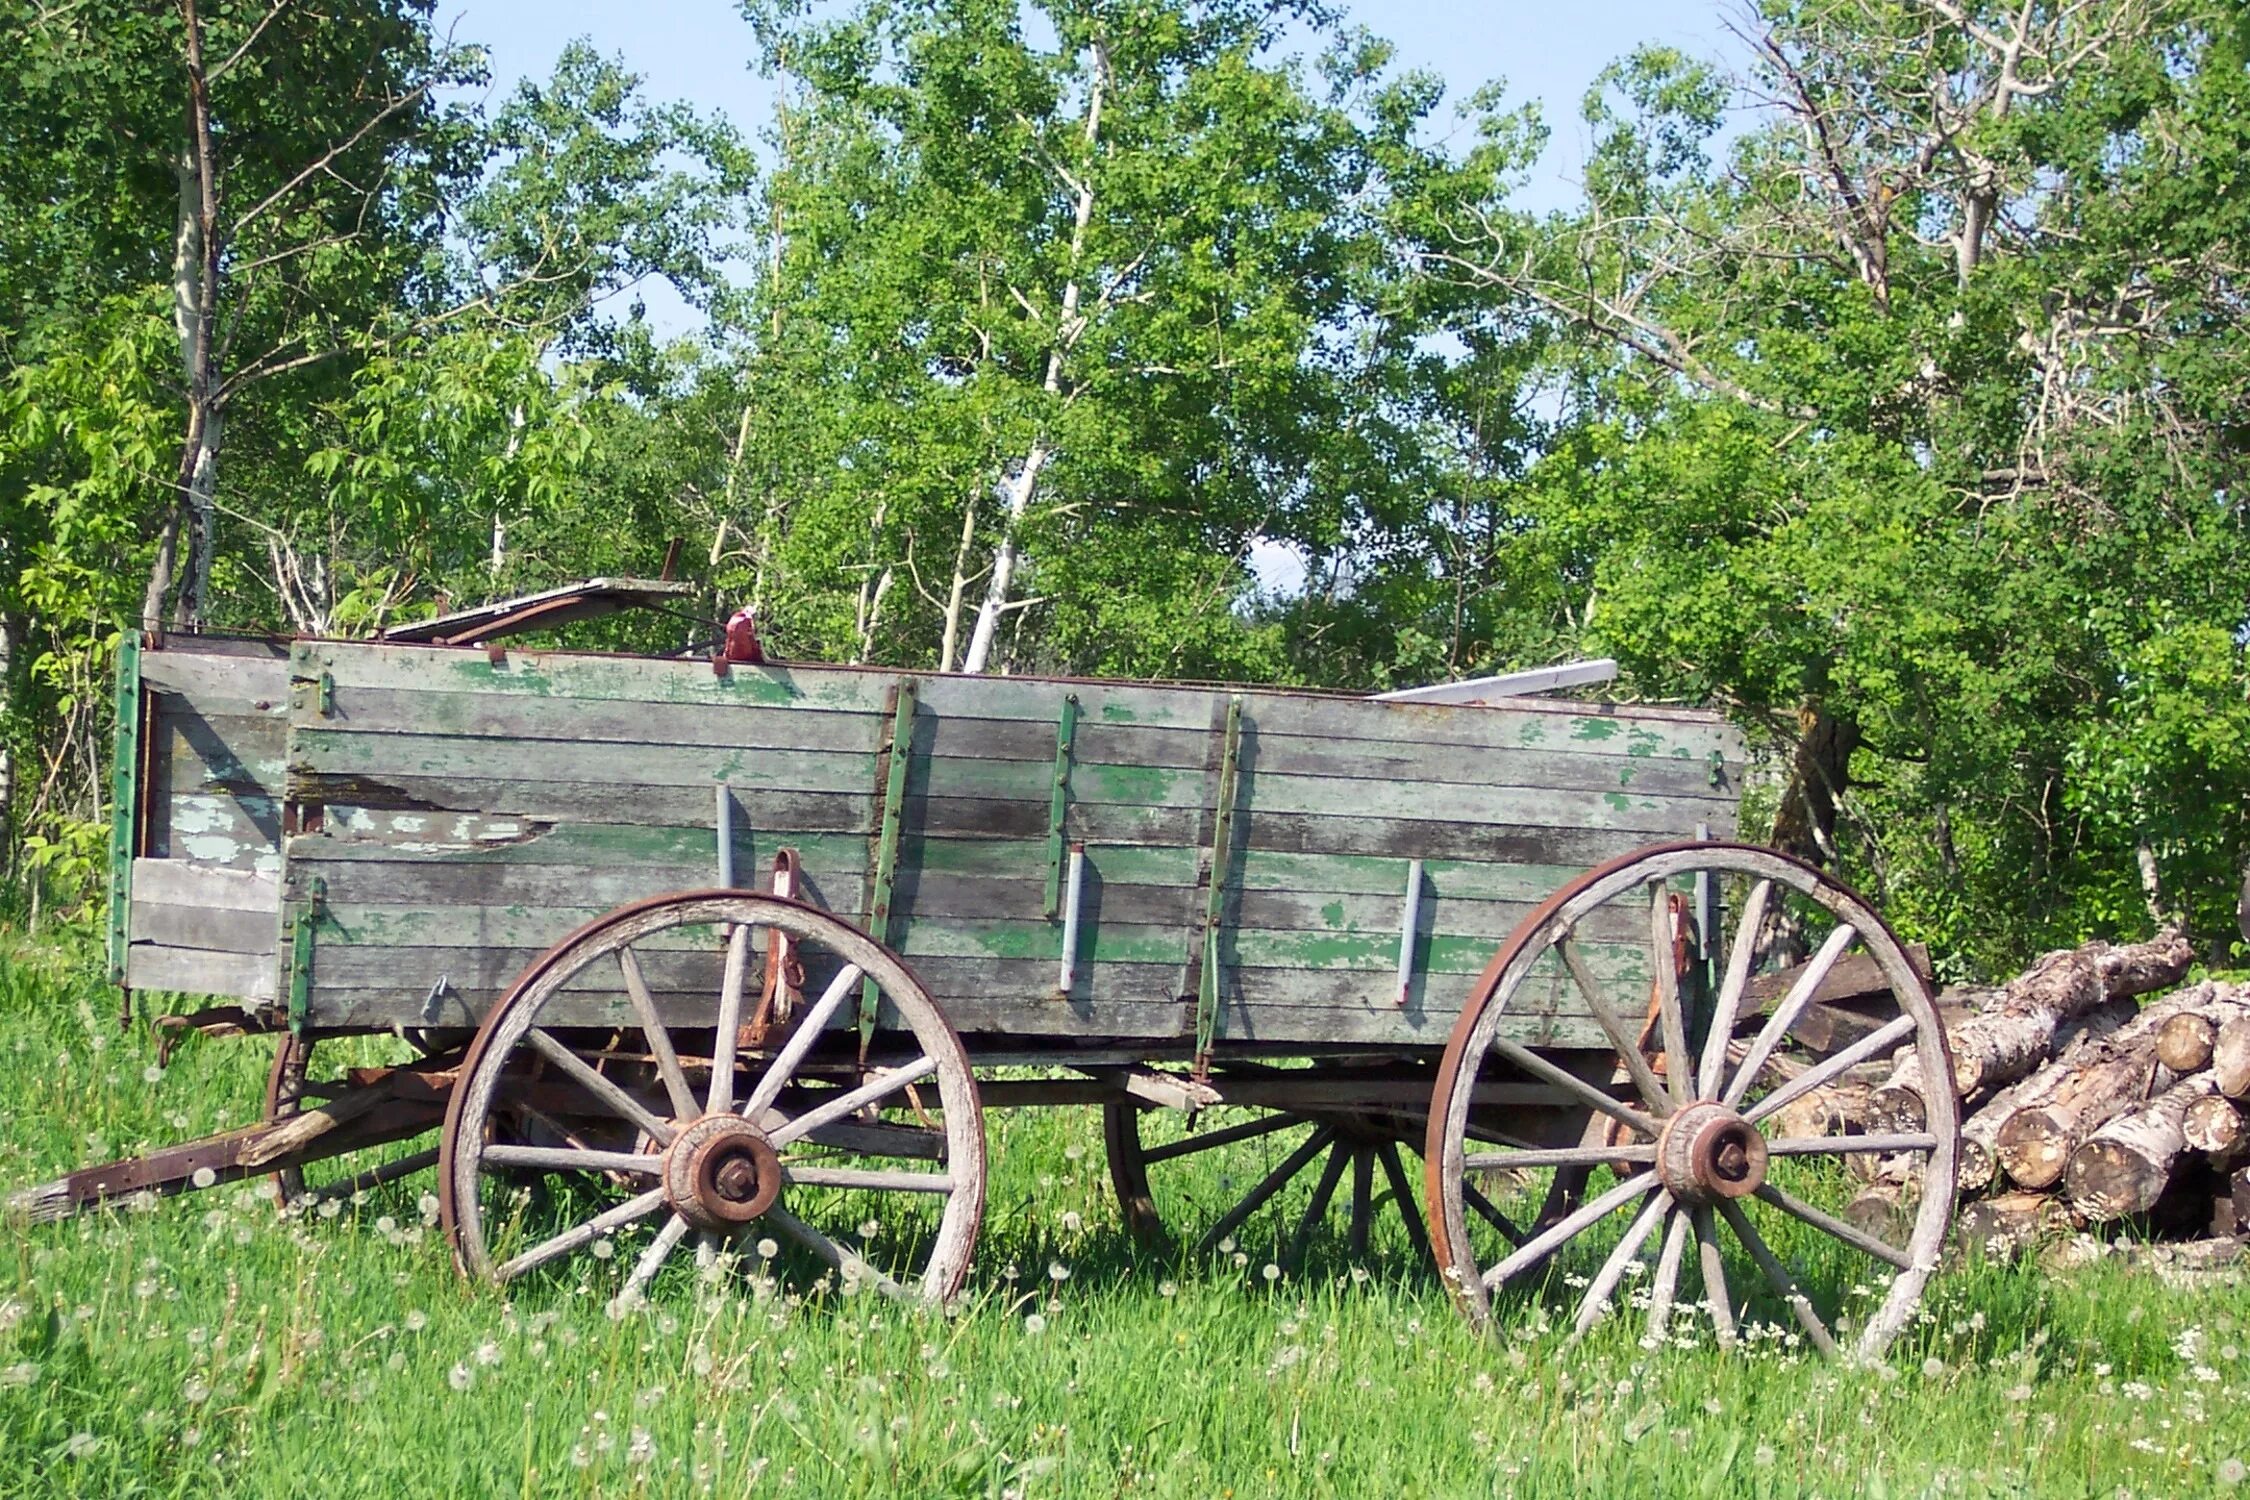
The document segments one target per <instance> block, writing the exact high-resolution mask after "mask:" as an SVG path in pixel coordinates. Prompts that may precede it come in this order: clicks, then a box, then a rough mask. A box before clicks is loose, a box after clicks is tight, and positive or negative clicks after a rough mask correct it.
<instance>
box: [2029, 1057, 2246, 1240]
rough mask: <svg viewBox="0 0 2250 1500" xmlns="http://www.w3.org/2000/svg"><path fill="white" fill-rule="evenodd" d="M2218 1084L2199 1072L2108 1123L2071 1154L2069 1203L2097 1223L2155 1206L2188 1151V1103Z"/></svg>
mask: <svg viewBox="0 0 2250 1500" xmlns="http://www.w3.org/2000/svg"><path fill="white" fill-rule="evenodd" d="M2217 1087H2218V1085H2217V1084H2215V1083H2213V1082H2212V1081H2211V1075H2210V1074H2209V1073H2198V1074H2196V1075H2195V1076H2194V1077H2192V1078H2184V1079H2182V1080H2180V1081H2179V1082H2178V1083H2176V1084H2173V1085H2172V1086H2171V1087H2170V1088H2168V1089H2166V1090H2164V1092H2162V1093H2161V1094H2158V1095H2157V1096H2156V1097H2155V1098H2153V1099H2151V1100H2149V1101H2148V1102H2147V1103H2145V1104H2140V1105H2136V1106H2134V1107H2133V1108H2131V1109H2127V1110H2122V1111H2120V1112H2119V1113H2118V1114H2116V1115H2115V1116H2113V1117H2112V1118H2111V1119H2109V1120H2108V1121H2107V1122H2105V1123H2104V1124H2103V1125H2102V1126H2101V1128H2100V1129H2098V1130H2096V1131H2094V1132H2093V1133H2092V1134H2091V1135H2089V1136H2088V1137H2087V1138H2086V1141H2085V1144H2083V1145H2081V1146H2080V1147H2079V1148H2078V1149H2077V1150H2076V1151H2073V1152H2072V1153H2071V1155H2070V1169H2069V1173H2068V1181H2067V1183H2066V1191H2067V1192H2068V1193H2069V1195H2070V1206H2071V1207H2072V1208H2073V1209H2075V1210H2077V1211H2078V1212H2079V1213H2081V1214H2083V1215H2085V1216H2086V1217H2087V1218H2089V1219H2091V1220H2093V1221H2094V1222H2095V1223H2097V1224H2100V1223H2107V1222H2108V1221H2110V1220H2112V1219H2122V1218H2124V1217H2126V1216H2127V1215H2128V1214H2140V1213H2147V1212H2148V1211H2149V1210H2150V1209H2152V1208H2154V1207H2155V1206H2156V1200H2157V1199H2158V1198H2161V1197H2162V1196H2164V1189H2165V1186H2166V1185H2167V1184H2168V1183H2170V1182H2171V1180H2172V1169H2173V1166H2174V1164H2175V1163H2176V1162H2177V1161H2178V1160H2179V1158H2180V1155H2181V1153H2182V1152H2184V1151H2186V1150H2187V1137H2186V1135H2185V1133H2184V1131H2183V1129H2182V1125H2183V1122H2184V1121H2185V1119H2186V1116H2187V1111H2188V1106H2189V1105H2191V1104H2193V1103H2194V1102H2195V1101H2196V1100H2198V1099H2201V1098H2205V1097H2207V1096H2208V1095H2209V1094H2211V1092H2212V1091H2213V1090H2214V1089H2216V1088H2217Z"/></svg>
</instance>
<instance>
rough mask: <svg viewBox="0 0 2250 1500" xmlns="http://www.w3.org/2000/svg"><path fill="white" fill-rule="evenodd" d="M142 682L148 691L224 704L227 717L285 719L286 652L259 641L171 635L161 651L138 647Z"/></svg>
mask: <svg viewBox="0 0 2250 1500" xmlns="http://www.w3.org/2000/svg"><path fill="white" fill-rule="evenodd" d="M141 682H142V684H143V685H144V686H145V687H147V688H148V689H149V691H151V692H153V693H157V694H160V695H165V696H172V697H179V698H185V699H187V700H188V701H190V702H192V703H197V704H202V705H206V706H209V707H220V706H223V707H224V710H225V711H226V712H228V713H267V714H276V715H282V716H286V715H287V713H288V709H289V656H288V648H287V647H286V646H283V645H281V644H279V643H272V642H264V641H257V642H246V641H219V640H215V639H198V638H195V637H192V636H182V637H175V638H173V639H170V640H167V641H166V642H165V643H164V644H163V645H162V646H160V647H156V648H153V649H151V648H149V647H146V646H144V647H142V648H141ZM260 705H263V706H262V707H261V706H260Z"/></svg>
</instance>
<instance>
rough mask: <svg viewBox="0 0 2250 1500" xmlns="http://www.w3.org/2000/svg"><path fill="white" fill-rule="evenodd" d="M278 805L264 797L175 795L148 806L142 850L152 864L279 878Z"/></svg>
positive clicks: (279, 813) (279, 833) (279, 828)
mask: <svg viewBox="0 0 2250 1500" xmlns="http://www.w3.org/2000/svg"><path fill="white" fill-rule="evenodd" d="M280 838H281V804H280V803H279V802H277V801H276V800H275V799H274V798H271V797H266V796H242V797H234V796H223V795H220V796H176V797H162V798H157V799H155V800H154V801H152V802H151V803H150V804H149V806H148V809H147V824H146V828H145V832H144V834H143V836H142V847H143V849H144V850H145V851H146V852H147V854H148V855H150V856H151V857H153V858H156V859H178V860H194V861H196V862H198V863H201V864H207V865H224V866H227V867H230V868H233V869H244V870H256V871H259V872H260V873H263V874H269V875H271V874H277V873H278V872H279V871H280V869H281V844H280Z"/></svg>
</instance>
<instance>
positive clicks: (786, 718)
mask: <svg viewBox="0 0 2250 1500" xmlns="http://www.w3.org/2000/svg"><path fill="white" fill-rule="evenodd" d="M307 727H308V728H317V731H318V732H319V733H320V734H322V735H323V736H339V737H345V736H353V735H372V734H384V735H392V734H400V735H441V736H447V737H453V738H460V739H488V740H500V741H505V742H508V743H510V744H512V745H516V746H520V747H523V753H533V754H537V753H540V751H539V750H538V748H537V747H536V746H529V745H526V743H525V742H528V741H543V740H557V741H565V742H571V743H581V744H617V745H627V744H631V745H651V746H665V747H687V746H710V747H714V748H720V749H724V750H728V751H744V752H751V753H753V754H758V753H763V752H784V751H791V750H799V751H802V750H828V751H839V752H857V753H862V754H869V755H872V754H873V753H875V751H876V749H877V747H878V746H879V744H880V743H881V739H882V728H883V722H882V715H881V714H880V713H879V712H849V711H838V710H832V709H822V708H784V707H770V706H763V705H743V704H733V703H629V702H620V701H617V700H610V699H585V698H569V697H535V696H529V695H524V694H507V695H500V694H494V693H491V692H458V691H414V690H407V689H395V688H355V689H342V690H339V692H338V694H337V697H336V701H335V706H334V708H333V710H332V711H331V712H330V713H328V714H326V715H322V716H320V717H319V718H318V720H317V722H316V724H315V723H308V725H307ZM1207 737H1208V736H1207V732H1206V731H1204V730H1202V729H1187V728H1180V727H1176V726H1165V725H1140V724H1118V723H1112V724H1103V723H1093V724H1088V725H1087V726H1086V727H1085V730H1084V732H1083V735H1082V737H1080V738H1078V739H1077V740H1076V742H1075V744H1074V749H1073V761H1074V763H1076V764H1080V765H1109V766H1129V767H1153V768H1172V769H1180V770H1192V769H1199V768H1200V767H1201V766H1202V763H1203V759H1204V756H1205V753H1206V748H1207V747H1206V743H1205V742H1206V740H1207ZM1629 748H1630V747H1629ZM1610 749H1611V746H1610V743H1609V741H1608V740H1602V741H1597V742H1595V743H1594V744H1593V745H1592V746H1590V747H1579V746H1569V747H1564V748H1556V749H1545V748H1527V747H1525V746H1523V745H1503V746H1499V747H1493V746H1487V745H1474V744H1446V743H1442V742H1440V743H1435V744H1432V743H1426V742H1423V741H1419V740H1411V739H1408V740H1375V739H1337V738H1335V737H1333V736H1329V735H1323V734H1284V733H1280V732H1276V731H1265V732H1260V731H1259V730H1257V729H1256V728H1255V727H1252V728H1249V729H1246V730H1245V732H1244V734H1243V758H1244V764H1245V765H1246V766H1249V767H1252V768H1254V769H1255V770H1257V771H1261V772H1264V773H1267V774H1272V775H1300V776H1347V777H1359V778H1370V777H1375V778H1405V779H1408V780H1412V781H1416V782H1427V783H1447V784H1454V783H1458V784H1464V785H1472V786H1484V785H1502V786H1534V787H1553V788H1558V789H1566V790H1584V791H1616V790H1630V791H1631V792H1633V793H1634V794H1635V795H1668V796H1709V795H1711V793H1712V787H1711V781H1710V767H1709V765H1708V762H1707V760H1695V759H1692V758H1685V757H1678V756H1673V755H1668V754H1655V753H1650V754H1643V755H1632V754H1625V755H1619V754H1613V753H1610ZM914 753H915V756H916V758H917V759H918V760H925V761H926V760H929V759H932V758H938V759H948V758H959V759H973V760H983V761H1009V762H1026V763H1030V764H1034V765H1043V766H1051V765H1052V764H1053V761H1054V733H1053V728H1052V725H1051V724H1050V723H1042V722H1040V721H1036V720H1030V719H980V718H965V717H959V716H955V717H940V716H938V715H936V714H924V715H921V716H919V718H918V721H917V723H916V725H915V736H914Z"/></svg>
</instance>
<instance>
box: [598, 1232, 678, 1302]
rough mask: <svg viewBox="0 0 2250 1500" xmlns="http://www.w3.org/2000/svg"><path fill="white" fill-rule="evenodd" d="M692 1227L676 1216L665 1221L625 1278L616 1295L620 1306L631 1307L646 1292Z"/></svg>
mask: <svg viewBox="0 0 2250 1500" xmlns="http://www.w3.org/2000/svg"><path fill="white" fill-rule="evenodd" d="M693 1227H694V1226H693V1225H691V1224H689V1223H688V1221H687V1220H685V1219H683V1218H681V1217H680V1216H679V1215H678V1214H674V1215H672V1217H671V1218H670V1219H668V1220H666V1221H665V1224H664V1227H663V1228H662V1229H659V1230H657V1231H656V1238H655V1239H653V1240H650V1241H649V1244H648V1248H647V1249H646V1250H643V1251H642V1252H641V1258H640V1259H639V1260H638V1261H636V1262H635V1263H634V1265H633V1274H632V1275H630V1276H628V1277H626V1278H625V1289H624V1290H623V1291H621V1292H619V1293H618V1294H617V1300H618V1303H619V1304H620V1305H621V1306H625V1307H631V1306H632V1305H633V1303H634V1302H635V1301H636V1300H638V1299H639V1298H640V1297H641V1296H642V1294H643V1293H645V1292H646V1291H647V1290H648V1284H649V1283H650V1282H651V1281H653V1280H655V1279H656V1273H657V1271H658V1270H660V1269H661V1268H662V1267H663V1265H664V1262H665V1261H667V1260H669V1259H670V1258H671V1255H672V1252H673V1251H674V1250H677V1249H678V1248H679V1246H680V1241H682V1240H684V1239H686V1238H687V1236H688V1231H689V1230H690V1229H692V1228H693Z"/></svg>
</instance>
